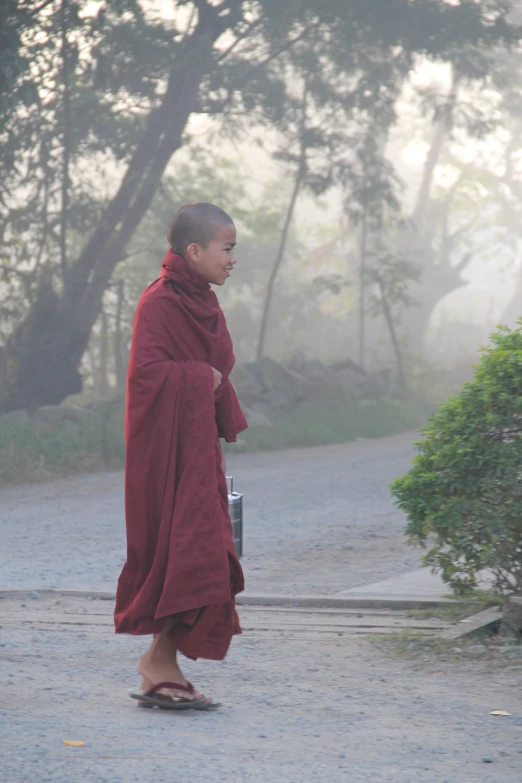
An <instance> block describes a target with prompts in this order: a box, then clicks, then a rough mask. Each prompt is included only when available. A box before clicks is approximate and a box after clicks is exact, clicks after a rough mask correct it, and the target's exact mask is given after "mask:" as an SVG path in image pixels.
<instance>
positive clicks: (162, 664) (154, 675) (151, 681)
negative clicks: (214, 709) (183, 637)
mask: <svg viewBox="0 0 522 783" xmlns="http://www.w3.org/2000/svg"><path fill="white" fill-rule="evenodd" d="M137 669H138V674H141V676H142V677H143V681H142V684H141V690H142V691H148V690H150V689H151V688H153V687H154V685H155V684H156V683H158V682H172V683H179V684H180V685H183V686H185V687H187V686H188V685H189V683H188V681H187V680H186V678H185V677H184V676H183V673H182V671H181V669H180V668H179V666H178V662H177V657H176V651H175V650H174V648H173V647H172V644H171V643H170V641H169V639H168V637H167V636H165V635H163V634H160V635H158V636H155V637H154V640H153V642H152V644H151V646H150V649H149V650H147V652H146V653H145V654H144V655H142V656H141V658H140V659H139V661H138V666H137ZM159 693H163V694H165V695H166V696H172V697H173V698H175V699H186V700H189V701H195V700H198V699H205V698H207V697H206V696H204V695H203V694H202V693H198V691H196V690H194V691H193V692H192V693H189V692H187V691H185V690H181V689H180V690H178V689H177V688H161V690H160V691H159ZM207 701H208V702H209V703H211V702H212V699H207Z"/></svg>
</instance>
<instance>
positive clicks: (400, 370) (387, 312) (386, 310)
mask: <svg viewBox="0 0 522 783" xmlns="http://www.w3.org/2000/svg"><path fill="white" fill-rule="evenodd" d="M377 282H378V285H379V289H380V292H381V301H382V312H383V315H384V320H385V321H386V326H387V327H388V331H389V333H390V339H391V341H392V345H393V350H394V352H395V361H396V363H397V375H398V377H399V386H400V388H401V389H402V390H403V391H407V388H408V382H407V380H406V373H405V372H404V362H403V360H402V351H401V346H400V343H399V338H398V337H397V331H396V329H395V324H394V323H393V315H392V310H391V307H390V303H389V302H388V297H387V296H386V289H385V287H384V284H383V282H382V280H381V278H380V277H379V278H377Z"/></svg>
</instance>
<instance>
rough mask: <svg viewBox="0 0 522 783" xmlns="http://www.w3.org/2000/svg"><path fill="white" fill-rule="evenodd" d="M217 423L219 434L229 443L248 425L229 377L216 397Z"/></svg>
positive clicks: (233, 441) (234, 440)
mask: <svg viewBox="0 0 522 783" xmlns="http://www.w3.org/2000/svg"><path fill="white" fill-rule="evenodd" d="M216 424H217V429H218V436H219V437H220V438H224V439H225V440H226V442H227V443H235V442H236V440H237V436H238V435H239V433H240V432H243V430H246V429H247V427H248V424H247V421H246V419H245V417H244V415H243V411H242V410H241V406H240V404H239V400H238V398H237V395H236V392H235V389H234V387H233V386H232V384H231V382H230V380H229V379H228V378H227V379H226V380H225V381H223V384H222V388H221V389H220V390H219V395H217V398H216Z"/></svg>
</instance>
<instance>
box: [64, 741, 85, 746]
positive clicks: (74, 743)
mask: <svg viewBox="0 0 522 783" xmlns="http://www.w3.org/2000/svg"><path fill="white" fill-rule="evenodd" d="M63 744H64V745H69V746H70V747H72V748H84V747H85V742H82V741H81V740H63Z"/></svg>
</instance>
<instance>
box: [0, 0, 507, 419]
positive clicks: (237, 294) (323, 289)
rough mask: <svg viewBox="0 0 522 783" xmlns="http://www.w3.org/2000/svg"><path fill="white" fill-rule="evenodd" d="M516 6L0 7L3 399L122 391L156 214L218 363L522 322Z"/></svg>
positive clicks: (407, 343)
mask: <svg viewBox="0 0 522 783" xmlns="http://www.w3.org/2000/svg"><path fill="white" fill-rule="evenodd" d="M521 20H522V3H519V2H508V1H507V0H506V1H504V0H482V2H480V3H478V2H475V0H460V2H459V1H458V0H453V1H452V2H449V1H448V2H446V1H445V0H416V2H413V3H412V2H410V0H353V1H352V0H296V1H295V2H294V0H290V2H286V3H281V2H278V3H276V2H273V0H254V1H250V2H245V1H242V0H223V1H222V2H219V1H218V0H216V1H213V0H163V1H162V2H147V1H146V0H142V2H138V0H118V1H117V2H111V3H105V2H97V1H93V0H89V2H83V1H82V0H76V2H74V1H73V0H39V2H38V1H35V2H32V1H31V0H27V1H26V2H24V1H23V0H22V1H21V2H15V0H0V112H1V115H0V122H1V125H0V176H1V181H2V190H1V198H0V242H1V256H0V273H1V279H0V346H1V347H0V411H1V412H4V413H5V412H8V411H11V410H14V409H19V408H26V409H28V410H33V409H35V408H37V407H38V406H41V405H46V404H58V403H60V402H62V401H63V400H64V399H66V398H67V397H69V396H70V395H79V394H86V395H88V396H93V395H94V396H98V397H102V398H105V397H110V396H112V395H115V394H117V393H119V392H121V390H122V389H123V388H124V380H125V370H126V362H127V356H128V350H129V342H130V334H131V327H132V318H133V313H134V309H135V307H136V304H137V300H138V297H139V294H140V292H141V290H142V289H143V288H144V287H145V285H146V284H147V283H148V282H150V281H151V280H152V279H154V278H155V277H157V275H158V270H159V268H160V264H161V260H162V258H163V255H164V253H165V250H166V245H167V243H166V228H167V225H168V222H169V220H170V218H171V216H172V214H173V212H174V211H175V210H176V209H177V208H178V207H179V206H181V205H182V204H184V203H187V202H190V201H195V200H198V201H211V202H214V203H217V204H219V205H220V206H221V207H223V208H224V209H226V210H227V211H228V212H230V214H231V215H232V216H233V218H234V220H235V222H236V224H237V228H238V248H237V255H238V258H239V259H240V262H239V263H238V265H237V268H236V271H235V273H234V276H233V278H232V279H231V280H230V281H229V284H228V286H227V287H226V288H225V289H223V290H222V291H220V292H219V296H220V298H221V300H222V303H223V306H224V308H225V311H226V314H227V319H228V322H229V326H230V329H231V332H232V335H233V338H234V342H235V347H236V353H237V355H238V359H239V360H240V361H243V362H250V361H253V360H255V359H260V358H262V357H263V356H269V357H271V358H273V359H275V360H277V361H289V360H292V359H293V358H295V357H296V356H302V357H306V358H308V359H314V358H318V359H321V360H322V361H323V362H325V363H327V364H334V363H340V362H343V361H346V360H348V359H350V360H351V361H353V362H354V363H357V365H358V366H360V367H362V368H365V369H368V368H370V369H376V370H378V369H382V368H386V367H388V368H391V371H392V372H393V373H394V374H395V376H396V377H397V379H398V385H399V386H407V384H408V378H407V376H408V373H409V372H410V369H411V367H412V365H414V364H415V363H420V364H422V363H437V364H440V365H441V366H446V367H454V366H458V365H459V363H460V364H462V365H463V366H467V365H469V363H470V362H471V361H472V360H473V358H474V354H475V351H476V349H477V348H478V347H479V346H480V345H481V343H483V342H484V341H485V340H486V339H487V335H488V334H489V333H490V332H491V331H492V329H493V328H494V327H495V325H496V324H497V323H508V324H510V325H513V324H514V323H515V322H516V321H517V319H518V318H519V317H520V316H521V315H522V264H521V263H520V250H519V249H520V241H519V240H520V233H521V231H522V208H521V199H520V194H521V193H522V154H521V153H522V148H521V147H520V138H521V133H520V131H521V129H522V76H521V72H522V70H521V65H522V50H521V47H520V35H521V31H520V29H519V27H518V23H519V22H520V21H521Z"/></svg>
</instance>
